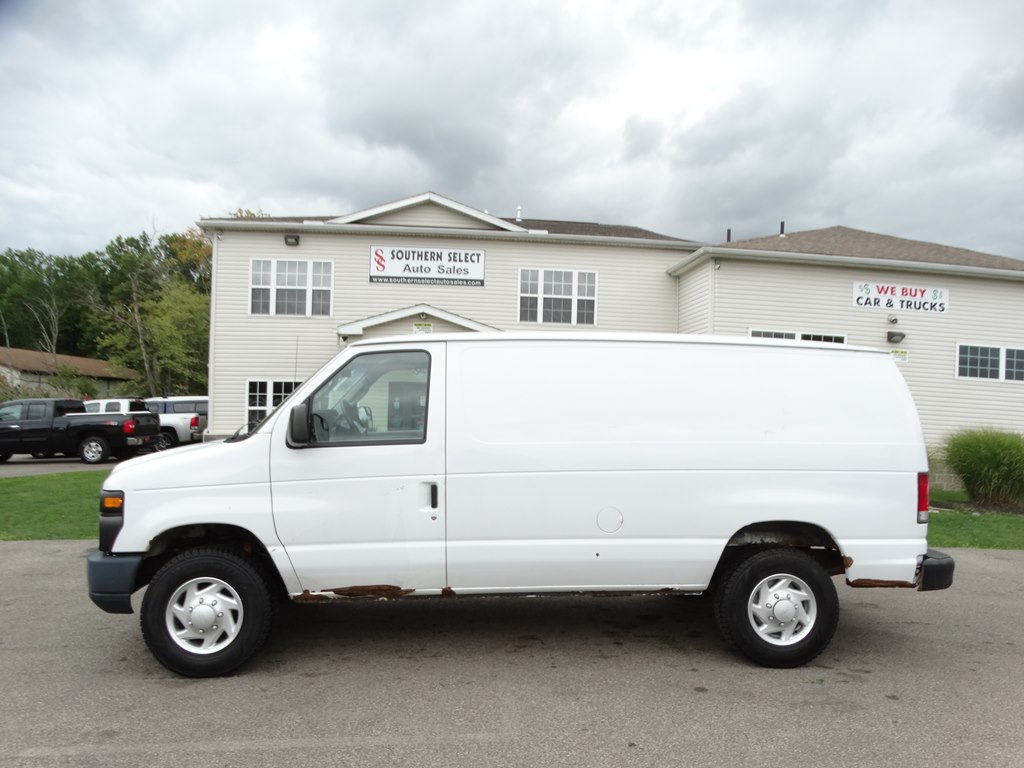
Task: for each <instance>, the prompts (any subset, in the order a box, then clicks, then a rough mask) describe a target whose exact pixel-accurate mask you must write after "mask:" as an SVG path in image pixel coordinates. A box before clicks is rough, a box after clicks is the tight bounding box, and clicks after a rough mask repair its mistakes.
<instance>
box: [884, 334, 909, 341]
mask: <svg viewBox="0 0 1024 768" xmlns="http://www.w3.org/2000/svg"><path fill="white" fill-rule="evenodd" d="M905 338H907V334H905V333H903V331H889V332H888V333H886V334H885V340H886V341H888V342H889V343H890V344H899V343H900V342H901V341H903V340H904V339H905Z"/></svg>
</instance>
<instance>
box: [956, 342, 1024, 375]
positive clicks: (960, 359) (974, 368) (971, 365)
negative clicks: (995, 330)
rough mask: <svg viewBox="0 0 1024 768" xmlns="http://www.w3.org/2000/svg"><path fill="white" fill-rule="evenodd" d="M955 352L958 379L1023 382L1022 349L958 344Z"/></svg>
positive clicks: (1023, 362) (1023, 364) (1023, 357)
mask: <svg viewBox="0 0 1024 768" xmlns="http://www.w3.org/2000/svg"><path fill="white" fill-rule="evenodd" d="M956 352H957V354H956V357H957V362H956V375H957V376H958V377H960V378H963V379H995V380H996V381H1024V349H1016V348H1013V347H986V346H981V345H975V344H958V345H957V350H956Z"/></svg>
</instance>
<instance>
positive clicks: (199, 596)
mask: <svg viewBox="0 0 1024 768" xmlns="http://www.w3.org/2000/svg"><path fill="white" fill-rule="evenodd" d="M218 604H219V605H218ZM225 605H226V606H227V607H228V610H221V609H222V608H224V607H225ZM274 608H275V603H274V601H273V599H272V597H271V589H270V586H269V585H268V583H267V579H266V578H265V576H264V574H263V572H262V571H261V570H260V569H259V568H258V567H257V566H256V565H255V564H254V563H253V562H252V561H251V560H249V559H248V558H246V557H243V556H241V555H239V554H237V553H235V552H233V551H230V550H224V549H215V548H211V547H197V548H196V549H192V550H189V551H187V552H182V553H181V554H179V555H177V556H176V557H174V558H173V559H171V560H170V561H168V562H167V563H166V564H165V565H164V566H163V567H162V568H161V569H160V570H158V571H157V572H156V575H155V576H153V580H152V581H151V582H150V584H149V588H148V589H147V590H146V596H145V597H144V598H143V601H142V612H141V615H140V623H141V625H142V636H143V638H144V639H145V641H146V645H148V646H149V650H150V651H151V652H152V653H153V655H154V656H155V657H156V659H157V661H159V662H160V663H161V664H163V665H164V666H165V667H167V668H168V669H169V670H171V671H172V672H176V673H178V674H179V675H184V676H186V677H215V676H217V675H226V674H228V673H229V672H232V671H234V670H235V669H237V668H238V667H240V666H241V665H242V664H244V663H245V662H246V661H248V660H249V659H250V658H251V657H252V655H253V654H255V653H256V651H258V650H259V649H260V647H261V646H262V645H263V643H264V642H265V641H266V639H267V635H268V634H269V633H270V627H271V625H272V623H273V620H274ZM197 611H198V613H197ZM193 622H195V623H194V624H193Z"/></svg>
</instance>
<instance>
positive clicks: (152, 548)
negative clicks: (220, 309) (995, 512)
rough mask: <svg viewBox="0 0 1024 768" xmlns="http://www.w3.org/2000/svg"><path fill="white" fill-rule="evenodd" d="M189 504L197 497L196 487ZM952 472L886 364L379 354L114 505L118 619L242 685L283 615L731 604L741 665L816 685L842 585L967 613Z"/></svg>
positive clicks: (477, 337)
mask: <svg viewBox="0 0 1024 768" xmlns="http://www.w3.org/2000/svg"><path fill="white" fill-rule="evenodd" d="M170 478H177V480H175V481H173V482H171V481H170V480H169V479H170ZM927 522H928V476H927V458H926V454H925V447H924V444H923V440H922V436H921V428H920V424H919V422H918V417H917V413H916V411H915V408H914V404H913V402H912V400H911V397H910V394H909V392H908V390H907V387H906V384H905V383H904V381H903V378H902V376H901V374H900V372H899V371H898V370H897V368H896V366H895V365H894V364H893V362H892V361H891V360H890V358H889V355H888V354H887V353H885V352H880V351H876V350H869V349H863V348H855V347H848V346H839V345H834V344H814V343H799V342H785V341H767V340H754V339H744V338H714V337H706V336H698V337H685V336H653V335H648V336H626V335H610V336H606V335H596V334H513V333H504V334H457V335H448V336H417V337H410V338H400V339H384V340H373V341H365V342H359V343H356V344H353V345H351V346H350V347H348V348H347V349H345V350H344V351H343V352H342V353H341V354H340V355H338V357H336V358H335V359H334V360H332V361H331V362H330V363H328V364H327V365H326V366H324V367H323V368H322V369H321V370H320V371H319V372H318V373H316V374H315V375H314V376H313V377H312V378H310V379H309V381H307V382H306V383H305V384H303V385H302V386H301V387H299V388H298V389H297V390H296V391H295V392H294V393H293V394H292V396H291V397H290V398H289V399H288V400H287V401H286V402H285V403H283V404H282V405H281V406H280V407H279V408H278V409H277V410H275V411H274V412H273V413H271V414H270V415H269V416H268V417H267V418H266V420H264V421H263V422H262V423H261V424H260V425H259V426H258V427H257V428H255V429H254V430H253V431H252V432H250V433H249V434H247V435H245V436H243V437H241V438H236V439H233V440H228V441H225V442H222V443H209V444H205V445H203V446H197V447H194V448H190V449H183V450H181V451H174V452H170V453H164V454H159V455H153V456H149V457H142V458H140V459H137V460H135V461H133V462H131V463H130V464H128V465H125V466H119V467H117V468H115V469H114V471H113V472H112V473H111V475H110V476H109V477H108V478H107V480H106V481H105V483H104V486H103V489H102V491H101V505H100V544H99V549H97V550H96V551H95V552H93V553H92V554H91V555H90V557H89V568H88V576H89V590H90V596H91V598H92V599H93V601H94V602H95V603H96V604H97V605H99V606H100V607H101V608H103V609H104V610H107V611H111V612H131V610H132V608H131V603H130V600H129V598H130V596H131V594H132V593H133V592H134V591H136V590H137V589H140V588H141V587H143V586H146V585H147V584H148V590H147V592H146V595H145V598H144V600H143V603H142V617H141V618H142V631H143V636H144V638H145V639H146V642H147V644H148V645H149V647H150V649H151V650H152V652H153V653H154V655H155V656H156V657H157V659H159V660H160V662H161V663H163V664H164V665H165V666H167V667H168V668H169V669H171V670H174V671H176V672H178V673H180V674H184V675H194V676H205V675H217V674H224V673H226V672H229V671H231V670H232V669H235V668H236V667H238V666H239V665H240V664H242V663H243V662H244V661H245V660H246V659H248V658H249V657H250V656H251V655H252V654H253V653H254V652H255V651H256V649H257V648H258V647H259V646H260V645H261V643H262V642H263V640H264V639H265V638H266V636H267V633H268V631H269V628H270V622H271V617H272V613H273V610H272V606H273V604H274V600H275V598H276V597H277V594H278V593H281V594H286V595H288V596H289V597H291V598H292V599H293V600H300V601H312V600H328V599H343V598H355V597H381V598H391V597H399V596H408V597H415V596H432V595H435V596H442V595H443V596H456V595H482V594H514V593H518V594H532V595H537V594H542V593H576V592H622V593H637V592H657V591H664V590H669V591H673V592H680V593H700V592H704V591H706V590H709V589H712V588H713V589H714V593H715V613H716V617H717V620H718V624H719V626H720V627H721V630H722V632H723V634H724V636H725V638H726V639H727V640H728V641H729V642H730V643H731V644H732V645H734V646H735V647H736V648H737V649H738V650H739V651H741V652H742V653H743V654H745V655H746V656H748V657H749V658H751V659H753V660H754V661H756V662H758V663H760V664H764V665H768V666H776V667H790V666H796V665H799V664H803V663H805V662H807V661H808V660H810V659H812V658H814V657H815V656H816V655H817V654H818V653H820V652H821V651H822V650H823V649H824V648H825V647H826V645H827V644H828V642H829V640H830V639H831V637H832V635H833V632H834V631H835V628H836V624H837V621H838V616H839V605H838V600H837V595H836V590H835V587H834V584H833V581H832V579H831V576H833V575H840V574H843V575H845V577H846V581H847V582H848V583H849V584H850V585H851V586H854V587H878V586H884V587H908V588H917V589H922V590H930V589H944V588H946V587H948V586H950V584H951V583H952V576H953V561H952V559H951V558H949V557H947V556H946V555H944V554H942V553H940V552H936V551H934V550H929V549H928V544H927V530H928V528H927Z"/></svg>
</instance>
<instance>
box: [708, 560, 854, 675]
mask: <svg viewBox="0 0 1024 768" xmlns="http://www.w3.org/2000/svg"><path fill="white" fill-rule="evenodd" d="M715 618H716V620H717V622H718V627H719V629H720V630H721V632H722V635H723V637H725V639H726V640H727V641H728V642H729V643H730V644H732V646H733V647H734V648H736V650H738V651H739V652H740V653H742V654H743V655H744V656H746V657H747V658H749V659H751V660H752V661H754V662H756V663H758V664H761V665H762V666H765V667H798V666H800V665H801V664H806V663H807V662H809V661H810V660H811V659H813V658H815V657H816V656H817V655H818V654H819V653H821V652H822V651H823V650H825V647H826V646H827V645H828V644H829V641H830V640H831V639H832V635H833V634H835V631H836V625H837V624H838V623H839V598H838V596H837V595H836V588H835V585H834V584H833V583H832V579H831V578H829V575H828V573H826V571H825V569H824V568H823V567H822V566H821V565H820V564H819V563H818V561H816V560H815V559H814V558H813V557H811V556H810V555H808V554H806V553H805V552H801V551H799V550H794V549H770V550H765V551H762V552H758V553H757V554H755V555H751V556H750V557H748V558H747V559H745V560H742V561H740V562H739V563H738V564H737V565H736V566H735V568H733V570H732V572H731V573H729V574H728V575H727V576H726V578H725V581H724V584H723V587H722V589H721V590H720V591H718V592H717V594H716V601H715Z"/></svg>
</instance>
